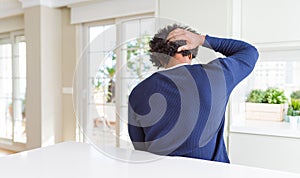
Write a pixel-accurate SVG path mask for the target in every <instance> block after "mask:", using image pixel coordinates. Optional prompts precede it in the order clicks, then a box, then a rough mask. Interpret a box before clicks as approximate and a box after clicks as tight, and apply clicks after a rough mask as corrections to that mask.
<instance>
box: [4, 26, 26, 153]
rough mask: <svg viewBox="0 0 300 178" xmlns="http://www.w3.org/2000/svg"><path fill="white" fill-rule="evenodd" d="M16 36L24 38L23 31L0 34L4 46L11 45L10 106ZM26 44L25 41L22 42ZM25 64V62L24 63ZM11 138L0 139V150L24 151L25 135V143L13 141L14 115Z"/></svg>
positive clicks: (14, 67)
mask: <svg viewBox="0 0 300 178" xmlns="http://www.w3.org/2000/svg"><path fill="white" fill-rule="evenodd" d="M18 36H24V37H25V33H24V30H18V31H12V32H8V33H3V34H0V39H6V40H7V41H6V43H4V44H11V45H12V51H11V52H12V58H11V62H12V77H11V79H12V98H11V99H12V104H13V105H14V102H15V101H14V100H15V99H16V95H15V90H17V88H15V87H17V86H16V84H15V79H14V76H16V68H17V67H18V66H16V62H15V56H18V55H17V52H18V50H17V49H16V48H17V43H18V41H16V38H17V37H18ZM23 42H25V43H26V39H25V40H24V41H23ZM26 63H27V62H26ZM26 68H27V64H26ZM26 83H27V76H26ZM25 98H26V93H25ZM11 121H12V138H11V139H10V138H3V137H0V148H3V149H8V150H12V151H23V150H26V145H27V140H28V136H27V134H26V142H24V143H23V142H17V141H15V140H14V134H15V118H14V114H13V116H12V119H11ZM25 130H28V127H27V125H26V126H25Z"/></svg>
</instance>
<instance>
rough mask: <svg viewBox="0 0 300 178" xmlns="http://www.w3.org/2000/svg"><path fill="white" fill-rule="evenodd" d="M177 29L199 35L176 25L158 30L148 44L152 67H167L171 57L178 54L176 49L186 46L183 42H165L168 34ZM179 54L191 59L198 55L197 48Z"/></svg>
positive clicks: (187, 28)
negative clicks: (190, 56) (189, 56)
mask: <svg viewBox="0 0 300 178" xmlns="http://www.w3.org/2000/svg"><path fill="white" fill-rule="evenodd" d="M177 28H180V29H184V30H188V31H190V32H193V33H196V34H199V33H197V32H196V31H195V30H192V29H191V28H189V27H186V26H180V25H178V24H173V25H168V26H166V27H165V28H163V29H160V30H159V31H158V33H156V34H155V35H154V37H153V38H152V40H151V41H150V42H149V46H150V61H151V62H152V64H153V65H154V66H157V68H160V67H163V66H165V65H167V64H168V63H169V60H170V58H171V57H173V56H174V55H175V53H178V52H177V49H178V48H179V47H180V46H183V45H185V44H186V41H185V40H177V41H168V40H167V37H168V35H169V33H170V32H171V31H173V30H175V29H177ZM179 53H181V54H182V55H183V56H188V55H190V54H192V58H195V57H196V56H197V53H198V47H197V48H194V49H191V50H185V51H180V52H179Z"/></svg>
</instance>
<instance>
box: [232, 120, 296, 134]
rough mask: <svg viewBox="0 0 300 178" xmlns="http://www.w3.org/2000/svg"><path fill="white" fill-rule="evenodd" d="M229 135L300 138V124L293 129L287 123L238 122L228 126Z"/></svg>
mask: <svg viewBox="0 0 300 178" xmlns="http://www.w3.org/2000/svg"><path fill="white" fill-rule="evenodd" d="M230 133H244V134H256V135H268V136H277V137H289V138H300V124H298V125H297V127H296V128H293V127H292V126H291V124H290V123H287V122H272V121H259V120H239V121H234V122H233V123H231V124H230Z"/></svg>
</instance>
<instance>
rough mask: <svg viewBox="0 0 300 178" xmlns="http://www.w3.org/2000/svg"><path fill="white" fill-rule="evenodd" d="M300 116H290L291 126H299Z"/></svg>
mask: <svg viewBox="0 0 300 178" xmlns="http://www.w3.org/2000/svg"><path fill="white" fill-rule="evenodd" d="M298 118H299V116H289V120H290V126H291V128H293V129H295V128H297V125H298Z"/></svg>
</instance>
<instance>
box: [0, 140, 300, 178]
mask: <svg viewBox="0 0 300 178" xmlns="http://www.w3.org/2000/svg"><path fill="white" fill-rule="evenodd" d="M108 150H110V153H111V154H117V155H118V157H121V158H127V159H128V158H130V159H131V160H135V161H138V160H141V159H143V158H147V159H153V158H157V156H156V155H153V154H150V153H145V152H141V151H128V150H122V149H116V148H110V149H108ZM196 176H197V177H204V178H223V177H224V178H248V177H249V178H256V177H257V178H258V177H264V178H296V177H297V178H300V175H298V174H291V173H286V172H279V171H272V170H266V169H259V168H252V167H245V166H238V165H232V164H224V163H217V162H211V161H204V160H197V159H190V158H181V157H161V158H160V159H156V160H155V161H150V162H146V163H145V162H144V163H128V162H124V161H119V160H116V159H112V158H111V157H108V156H107V155H105V154H103V153H101V152H99V151H97V150H96V149H95V148H94V147H93V146H92V145H89V144H84V143H76V142H65V143H61V144H57V145H54V146H49V147H44V148H39V149H35V150H31V151H27V152H22V153H18V154H15V155H10V156H6V157H2V158H0V177H1V178H99V177H130V178H133V177H138V178H145V177H149V178H154V177H172V178H177V177H180V178H181V177H196Z"/></svg>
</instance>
